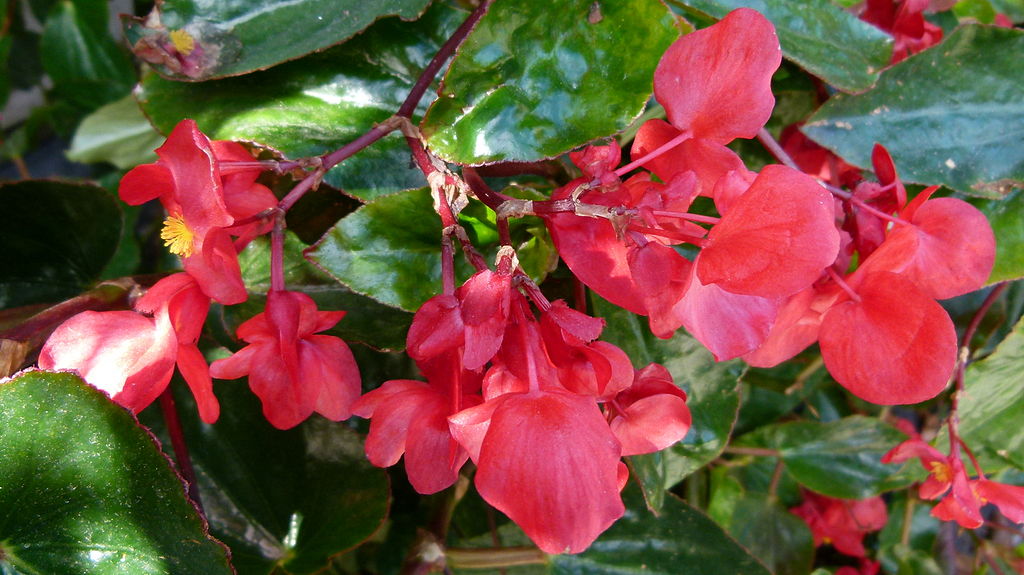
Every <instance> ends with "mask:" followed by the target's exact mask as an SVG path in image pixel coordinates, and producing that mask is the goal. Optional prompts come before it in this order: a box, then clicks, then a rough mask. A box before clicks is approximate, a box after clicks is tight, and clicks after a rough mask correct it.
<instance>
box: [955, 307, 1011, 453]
mask: <svg viewBox="0 0 1024 575" xmlns="http://www.w3.org/2000/svg"><path fill="white" fill-rule="evenodd" d="M1022 362H1024V320H1021V321H1019V322H1018V323H1017V325H1016V327H1015V328H1014V330H1013V333H1011V334H1010V335H1009V336H1008V337H1007V338H1006V339H1005V340H1003V342H1002V343H1000V344H999V347H997V348H996V350H995V351H994V352H993V353H992V355H990V356H988V357H987V358H985V359H984V360H982V361H979V362H976V363H972V364H971V365H969V366H968V368H967V376H966V382H965V387H964V393H963V394H961V397H960V411H959V415H960V436H961V437H962V438H963V440H964V441H965V442H967V445H969V446H970V447H971V448H972V449H977V448H981V447H985V448H987V449H989V450H991V451H994V452H995V453H996V454H998V455H999V456H1001V457H1003V458H1005V459H1007V460H1009V461H1010V462H1012V463H1013V464H1014V465H1015V466H1017V467H1018V468H1020V469H1024V428H1022V427H1021V426H1019V425H1015V424H1012V423H1010V422H1016V421H1024V393H1022V391H1021V390H1022V389H1024V372H1022V371H1021V368H1020V367H1021V365H1022ZM986 471H995V470H994V469H986Z"/></svg>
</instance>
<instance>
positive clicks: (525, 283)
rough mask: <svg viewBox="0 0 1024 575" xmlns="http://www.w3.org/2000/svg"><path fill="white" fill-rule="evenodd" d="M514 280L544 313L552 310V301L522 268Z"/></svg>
mask: <svg viewBox="0 0 1024 575" xmlns="http://www.w3.org/2000/svg"><path fill="white" fill-rule="evenodd" d="M512 279H513V281H515V282H516V283H517V284H518V285H519V286H520V287H522V288H523V290H524V291H526V296H527V297H529V298H530V301H532V302H533V305H535V306H537V309H539V310H540V311H542V312H545V311H548V310H549V309H551V301H550V300H548V298H547V296H545V295H544V292H542V291H540V288H539V287H537V284H535V283H533V280H532V279H531V278H530V276H528V275H526V272H524V271H522V269H521V268H520V269H517V270H516V273H515V275H514V276H513V278H512ZM584 311H586V310H584Z"/></svg>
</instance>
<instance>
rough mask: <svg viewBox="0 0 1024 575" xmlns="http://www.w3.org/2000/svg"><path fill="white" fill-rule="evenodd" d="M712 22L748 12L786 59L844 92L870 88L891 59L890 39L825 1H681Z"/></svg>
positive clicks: (876, 29) (827, 0) (883, 33)
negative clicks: (769, 27)
mask: <svg viewBox="0 0 1024 575" xmlns="http://www.w3.org/2000/svg"><path fill="white" fill-rule="evenodd" d="M684 3H685V4H687V5H688V6H692V7H694V8H696V9H698V10H700V11H702V12H705V13H707V14H710V15H712V16H714V17H715V18H723V17H725V15H726V14H728V13H729V12H731V11H733V10H735V9H736V8H741V7H748V8H753V9H755V10H757V11H758V12H760V13H762V14H764V15H765V16H766V17H767V18H768V19H769V20H771V21H772V24H774V25H775V30H776V33H777V34H778V35H779V43H780V44H781V45H782V53H783V55H785V57H786V58H787V59H789V60H792V61H793V62H796V63H797V64H799V65H800V66H801V67H803V68H805V69H806V70H807V71H808V72H810V73H812V74H814V75H815V76H818V77H819V78H821V79H822V80H824V81H826V82H828V83H829V84H831V85H833V86H835V87H836V88H838V89H840V90H843V91H845V92H859V91H862V90H866V89H868V88H870V87H871V86H872V85H873V84H874V83H875V80H877V79H878V72H879V70H881V69H882V68H884V67H885V66H886V64H888V63H889V58H890V57H891V56H892V38H891V37H890V36H889V35H888V34H886V33H885V32H882V31H881V30H879V29H878V28H875V27H874V26H872V25H871V24H868V23H867V22H864V21H862V20H860V19H858V18H857V17H856V16H854V15H853V14H851V13H849V12H847V11H846V10H843V9H842V8H840V7H839V6H837V5H835V4H833V3H832V2H829V0H801V1H799V2H797V1H794V0H684Z"/></svg>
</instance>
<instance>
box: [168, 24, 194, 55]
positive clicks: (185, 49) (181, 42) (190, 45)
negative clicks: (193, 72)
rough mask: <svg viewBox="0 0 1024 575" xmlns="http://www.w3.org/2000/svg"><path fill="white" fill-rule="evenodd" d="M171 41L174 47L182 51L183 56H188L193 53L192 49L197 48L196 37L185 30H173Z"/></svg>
mask: <svg viewBox="0 0 1024 575" xmlns="http://www.w3.org/2000/svg"><path fill="white" fill-rule="evenodd" d="M171 43H172V44H174V49H175V50H177V51H178V52H180V53H181V55H182V56H188V55H189V54H191V53H192V50H195V49H196V40H195V38H193V37H192V35H191V34H189V33H188V32H186V31H184V30H175V31H173V32H171Z"/></svg>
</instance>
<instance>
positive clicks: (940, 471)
mask: <svg viewBox="0 0 1024 575" xmlns="http://www.w3.org/2000/svg"><path fill="white" fill-rule="evenodd" d="M914 458H918V459H920V460H921V467H924V468H925V470H926V471H928V479H926V480H925V481H924V483H922V484H921V487H920V488H919V490H918V495H920V496H921V498H922V499H938V498H939V497H942V495H943V494H944V493H945V492H946V491H948V490H949V488H950V486H951V485H952V484H953V466H952V464H951V459H950V458H949V456H947V455H944V454H943V453H942V452H941V451H939V450H938V449H935V448H934V447H932V446H931V445H929V444H928V443H925V442H924V441H922V440H921V439H919V438H911V439H908V440H906V441H904V442H903V443H901V444H899V445H897V446H896V447H894V448H892V449H890V450H889V451H888V452H887V453H886V454H885V455H883V456H882V463H902V462H904V461H908V460H910V459H914Z"/></svg>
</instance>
